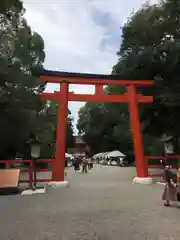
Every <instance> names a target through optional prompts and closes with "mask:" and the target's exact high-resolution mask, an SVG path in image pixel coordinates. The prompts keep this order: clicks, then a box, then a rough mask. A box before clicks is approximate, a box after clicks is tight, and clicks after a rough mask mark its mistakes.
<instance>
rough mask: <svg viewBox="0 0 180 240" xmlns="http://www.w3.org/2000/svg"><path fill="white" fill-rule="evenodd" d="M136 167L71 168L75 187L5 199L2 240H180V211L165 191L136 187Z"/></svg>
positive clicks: (0, 202) (0, 229)
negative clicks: (169, 203)
mask: <svg viewBox="0 0 180 240" xmlns="http://www.w3.org/2000/svg"><path fill="white" fill-rule="evenodd" d="M134 171H135V170H134V168H119V167H110V166H95V168H94V169H93V171H92V172H91V173H88V174H85V173H84V174H82V173H74V172H73V171H72V169H68V176H67V178H68V180H69V181H70V187H69V188H67V189H51V190H49V191H48V192H47V193H46V194H39V195H34V196H1V197H0V209H1V214H0V221H1V224H0V240H101V239H102V240H119V239H122V240H131V239H132V240H166V239H167V240H179V239H180V237H179V234H180V226H179V219H180V218H179V216H180V210H179V209H178V208H176V207H171V208H165V207H164V206H163V205H162V202H161V200H160V197H161V193H162V189H163V186H161V185H157V184H154V185H150V186H143V185H133V184H132V178H133V176H134V174H135V172H134Z"/></svg>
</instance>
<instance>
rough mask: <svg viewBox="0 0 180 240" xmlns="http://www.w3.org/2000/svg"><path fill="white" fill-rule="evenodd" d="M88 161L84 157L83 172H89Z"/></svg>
mask: <svg viewBox="0 0 180 240" xmlns="http://www.w3.org/2000/svg"><path fill="white" fill-rule="evenodd" d="M87 168H88V160H87V158H86V157H83V159H82V172H83V173H87V172H88V169H87Z"/></svg>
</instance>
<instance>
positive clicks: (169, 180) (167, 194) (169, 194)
mask: <svg viewBox="0 0 180 240" xmlns="http://www.w3.org/2000/svg"><path fill="white" fill-rule="evenodd" d="M161 164H162V165H163V166H164V181H165V186H164V192H163V195H162V200H164V201H165V203H164V206H166V207H168V206H170V201H173V202H177V184H176V183H175V182H174V181H173V177H172V174H171V171H170V170H171V166H168V165H167V163H166V161H164V160H162V161H161Z"/></svg>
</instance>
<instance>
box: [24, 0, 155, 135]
mask: <svg viewBox="0 0 180 240" xmlns="http://www.w3.org/2000/svg"><path fill="white" fill-rule="evenodd" d="M23 2H24V7H25V9H26V13H25V18H26V19H27V22H28V24H29V25H30V26H31V29H32V30H33V31H35V32H38V33H39V34H40V35H41V36H42V37H43V39H44V43H45V52H46V59H45V63H44V67H45V68H46V69H49V70H59V71H68V72H84V73H95V74H96V73H97V74H109V73H111V70H112V66H113V65H115V64H116V62H117V56H116V52H117V51H118V50H119V47H120V44H121V27H123V25H124V23H125V22H126V21H127V18H128V17H129V16H130V15H131V14H132V12H134V11H137V10H138V9H139V8H140V7H141V6H142V4H144V3H146V2H147V1H146V0H24V1H23ZM148 2H149V3H156V2H157V0H150V1H148ZM57 89H58V86H57V85H54V84H49V85H48V87H47V89H46V91H48V92H53V91H54V90H57ZM70 89H71V90H73V91H74V92H75V93H93V92H94V87H93V86H89V85H86V86H85V85H73V86H70ZM83 105H84V103H82V102H70V103H69V109H70V110H71V113H72V117H73V118H74V130H75V133H76V134H77V129H76V123H77V120H78V111H79V109H80V108H81V107H82V106H83Z"/></svg>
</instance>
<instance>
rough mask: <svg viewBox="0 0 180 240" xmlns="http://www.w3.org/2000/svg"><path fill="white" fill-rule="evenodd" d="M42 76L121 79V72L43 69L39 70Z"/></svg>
mask: <svg viewBox="0 0 180 240" xmlns="http://www.w3.org/2000/svg"><path fill="white" fill-rule="evenodd" d="M39 75H42V76H54V77H74V78H86V79H88V78H89V79H97V78H98V79H104V80H113V79H114V80H121V77H120V75H119V74H92V73H76V72H63V71H52V70H42V71H40V72H39Z"/></svg>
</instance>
